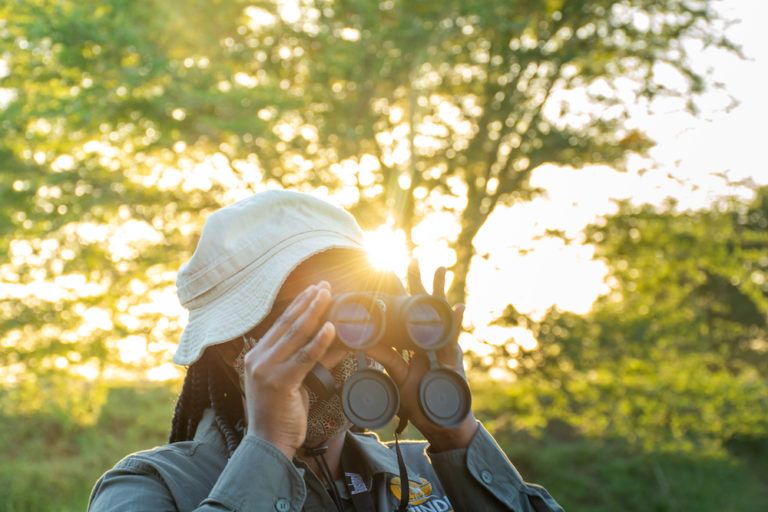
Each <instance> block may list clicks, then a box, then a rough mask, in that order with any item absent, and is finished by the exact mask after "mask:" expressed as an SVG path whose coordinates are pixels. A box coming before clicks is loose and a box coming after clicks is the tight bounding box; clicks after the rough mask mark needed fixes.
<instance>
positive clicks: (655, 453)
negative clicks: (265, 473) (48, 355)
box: [0, 386, 768, 512]
mask: <svg viewBox="0 0 768 512" xmlns="http://www.w3.org/2000/svg"><path fill="white" fill-rule="evenodd" d="M174 399H175V391H174V390H172V389H170V388H169V387H165V386H133V387H116V388H113V389H110V391H109V393H108V396H107V401H106V403H105V405H104V407H103V408H102V410H101V412H100V415H99V417H98V420H97V421H96V423H94V424H92V425H84V426H78V425H76V424H73V423H72V422H71V420H66V421H65V419H63V418H61V417H56V416H52V415H47V416H46V415H42V414H37V415H26V416H0V450H1V452H2V454H3V456H2V462H0V512H2V511H7V512H26V511H36V512H42V511H55V512H69V511H83V510H85V507H86V505H87V502H88V495H89V493H90V489H91V487H92V486H93V484H94V482H95V481H96V479H97V478H98V477H99V476H100V475H101V474H102V473H103V472H104V471H105V470H107V469H109V468H110V467H111V466H112V465H113V464H114V463H115V462H117V461H118V460H119V459H120V458H122V457H123V456H125V455H126V454H128V453H131V452H133V451H137V450H142V449H147V448H151V447H153V446H155V445H158V444H162V443H164V442H165V440H166V439H167V435H168V430H169V426H170V419H171V415H172V411H173V403H174ZM488 400H492V398H491V397H490V396H484V395H483V394H482V392H481V393H480V394H479V395H478V396H477V398H476V404H479V405H478V416H479V417H481V419H483V420H484V421H485V422H486V423H487V424H488V425H493V430H494V431H493V433H494V435H495V437H496V439H497V441H498V442H499V444H500V445H501V446H502V448H504V450H505V452H506V453H507V454H508V455H509V457H510V459H511V460H512V461H513V462H514V463H515V465H516V466H517V468H518V469H519V471H520V472H521V473H522V474H523V476H524V477H525V479H526V480H527V481H530V482H536V483H540V484H542V485H544V486H545V487H546V488H547V489H548V490H549V492H550V493H551V494H552V495H553V496H554V497H555V498H556V499H557V500H558V502H560V503H561V504H562V505H563V507H564V508H565V509H566V510H568V511H569V512H578V511H584V512H587V511H589V512H608V511H616V510H622V511H638V512H640V511H642V512H647V511H670V512H671V511H687V510H691V511H694V510H695V511H696V512H709V511H711V512H715V511H717V512H731V511H733V512H736V511H738V512H758V511H759V512H762V511H764V510H765V509H766V505H767V504H768V440H767V439H766V438H764V437H749V436H742V437H739V438H734V439H732V440H730V441H729V442H728V443H726V444H725V445H724V446H723V449H722V450H710V451H706V452H705V451H701V452H695V451H691V450H683V449H680V450H674V449H669V448H665V449H664V450H661V449H659V450H648V449H639V448H637V447H634V446H632V445H630V444H629V443H627V442H625V441H623V440H621V439H594V438H586V437H582V436H580V435H578V434H577V433H576V432H575V431H573V430H572V429H569V428H567V426H563V425H559V424H558V423H557V422H556V421H551V422H550V424H549V427H548V428H546V429H543V430H542V431H541V432H538V433H536V434H535V435H534V434H532V433H529V432H526V431H522V430H514V429H513V428H511V427H510V423H509V422H508V423H506V424H505V423H500V422H494V421H493V420H494V419H493V418H491V417H484V416H483V415H484V412H483V411H484V410H493V408H492V407H491V408H487V409H486V408H484V407H483V406H482V404H483V403H489V402H488ZM390 430H391V429H390ZM387 433H388V432H387V431H385V432H384V433H383V436H382V437H384V436H386V434H387ZM406 434H407V435H408V434H410V435H411V436H415V435H417V432H415V431H414V430H410V431H407V432H406Z"/></svg>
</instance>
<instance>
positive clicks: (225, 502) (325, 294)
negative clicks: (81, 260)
mask: <svg viewBox="0 0 768 512" xmlns="http://www.w3.org/2000/svg"><path fill="white" fill-rule="evenodd" d="M444 278H445V270H444V269H440V270H438V272H436V274H435V279H434V290H433V294H434V295H437V296H439V297H444V294H443V288H444ZM408 280H409V286H410V291H411V292H412V293H424V290H423V288H422V287H421V284H420V276H419V275H418V267H416V266H411V268H410V269H409V279H408ZM177 288H178V293H179V298H180V300H181V302H182V304H183V305H184V306H185V307H186V308H187V309H189V311H190V316H189V323H188V325H187V327H186V328H185V330H184V332H183V334H182V337H181V340H180V342H179V348H178V350H177V352H176V354H175V356H174V362H176V363H177V364H180V365H184V366H189V369H188V372H187V376H186V379H185V381H184V386H183V389H182V392H181V395H180V396H179V399H178V402H177V405H176V412H175V415H174V419H173V425H172V431H171V436H170V443H169V444H168V445H165V446H163V447H159V448H155V449H154V450H150V451H146V452H140V453H137V454H133V455H130V456H128V457H126V458H125V459H123V460H122V461H120V462H119V463H118V464H117V465H116V466H115V467H114V468H113V469H112V470H110V471H108V472H107V473H105V475H104V476H102V478H101V479H100V480H99V481H98V482H97V483H96V486H95V487H94V489H93V492H92V494H91V500H90V503H89V510H93V511H105V510H115V511H117V510H120V511H126V510H277V511H278V512H282V511H288V510H354V511H356V512H363V511H374V510H388V511H389V510H394V509H396V508H398V507H399V509H400V510H405V509H406V507H408V510H416V511H422V510H423V511H427V510H430V511H434V510H439V511H447V510H515V511H518V512H519V511H528V510H536V511H550V510H562V509H561V508H560V507H559V505H557V503H556V502H555V501H554V500H553V499H552V498H551V497H550V496H549V494H548V493H547V492H546V491H545V490H544V489H543V488H541V487H539V486H535V485H529V484H526V483H524V482H523V481H522V479H521V477H520V476H519V474H518V473H517V471H516V470H515V469H514V467H513V466H512V465H511V464H510V462H509V461H508V460H507V458H506V457H505V455H504V454H503V452H502V451H501V450H500V449H499V447H498V446H497V445H496V443H495V442H494V441H493V439H492V437H491V436H490V435H489V434H488V432H487V431H485V429H484V428H483V427H482V426H481V425H480V424H479V423H478V422H477V421H476V420H475V418H474V416H473V415H472V413H471V411H470V412H469V413H468V414H467V415H466V417H465V418H464V419H463V420H461V421H459V422H458V424H457V425H451V426H450V427H446V426H441V425H438V424H435V423H433V422H432V421H430V419H429V418H428V417H427V416H425V414H424V412H423V411H422V409H421V407H420V406H419V405H418V398H417V397H418V389H419V383H420V382H421V379H422V377H423V376H424V375H425V374H426V373H427V372H428V371H429V370H430V361H429V358H428V357H427V356H426V355H425V354H424V353H421V352H415V353H413V354H411V355H412V357H409V360H408V361H406V359H404V358H403V357H402V355H401V353H398V352H397V351H396V350H394V349H393V348H391V347H386V346H380V345H377V346H374V347H373V348H371V349H369V350H367V351H366V356H367V359H366V358H363V359H365V362H363V364H371V365H374V366H375V365H376V364H378V363H380V364H381V365H383V367H384V368H385V369H386V370H387V373H388V374H389V376H390V377H391V378H392V380H393V381H394V382H395V383H396V385H397V387H398V389H399V394H400V397H401V407H400V410H399V413H398V414H399V415H400V417H401V418H407V419H408V420H409V421H411V422H412V423H413V424H414V425H415V426H416V427H417V428H418V429H419V430H420V431H421V433H422V434H423V435H424V437H425V438H426V440H427V443H424V442H417V443H401V444H400V445H399V446H396V447H394V449H393V448H392V447H391V446H390V445H388V444H383V443H381V442H379V440H378V438H377V437H376V436H375V435H372V434H359V433H352V432H351V431H350V429H349V427H350V426H351V425H350V422H349V420H348V419H347V418H346V417H345V415H344V408H343V407H342V405H341V402H340V399H339V396H338V394H334V395H333V396H331V397H323V398H321V397H320V396H319V395H317V394H316V393H314V392H313V391H309V390H308V389H307V386H306V385H305V384H304V382H305V379H306V377H307V375H308V374H309V373H310V372H311V371H312V370H313V368H315V367H316V365H317V364H319V365H321V366H322V367H323V368H325V369H328V370H331V372H332V375H333V378H334V379H335V381H336V384H337V385H338V386H339V387H341V386H342V385H343V384H344V382H345V381H346V380H347V379H348V378H350V376H351V375H353V374H354V373H355V372H356V371H357V370H358V369H359V368H358V366H359V364H360V362H361V360H363V359H361V358H360V357H357V356H356V355H355V354H353V353H350V352H349V351H347V350H345V349H344V348H342V346H341V345H340V344H339V343H334V340H335V339H336V332H335V327H334V324H333V323H331V322H328V321H327V320H326V318H327V312H328V308H329V305H330V304H331V301H332V298H333V297H337V296H339V295H340V294H343V293H346V292H353V291H354V292H361V291H362V292H371V291H373V292H378V293H386V294H390V295H403V294H404V293H405V290H404V289H403V287H402V285H401V284H400V282H399V281H398V280H397V278H396V277H394V276H393V275H391V274H382V273H378V272H376V271H374V270H373V269H371V268H370V266H369V265H368V263H367V261H366V259H365V256H364V253H363V250H362V233H361V231H360V229H359V227H358V226H357V223H356V222H355V220H354V219H353V218H352V216H350V215H349V214H348V213H346V212H345V211H344V210H342V209H339V208H337V207H335V206H332V205H330V204H328V203H326V202H324V201H321V200H319V199H317V198H314V197H312V196H309V195H306V194H300V193H296V192H290V191H268V192H263V193H261V194H257V195H255V196H252V197H250V198H248V199H245V200H243V201H239V202H237V203H235V204H233V205H230V206H228V207H225V208H222V209H221V210H219V211H217V212H215V213H214V214H212V215H211V216H210V217H209V218H208V219H207V220H206V223H205V226H204V228H203V232H202V235H201V238H200V241H199V243H198V246H197V249H196V251H195V253H194V255H193V256H192V258H191V260H190V261H189V262H188V263H187V264H185V265H184V266H182V268H181V269H180V271H179V274H178V279H177ZM462 312H463V306H458V307H456V308H454V314H455V317H456V320H457V321H458V324H459V325H460V324H461V315H462ZM436 356H437V358H436V359H437V362H438V363H439V366H440V367H441V368H447V369H449V370H450V371H452V372H455V374H456V375H458V376H460V378H461V379H465V376H464V370H463V366H462V354H461V350H460V348H459V346H458V343H457V342H456V339H455V337H454V339H453V340H452V342H451V343H449V344H448V345H447V346H445V347H443V348H442V349H440V350H438V351H437V353H436ZM433 363H434V361H433ZM406 475H407V476H406ZM401 480H402V481H405V480H407V491H406V492H403V491H402V487H404V486H401Z"/></svg>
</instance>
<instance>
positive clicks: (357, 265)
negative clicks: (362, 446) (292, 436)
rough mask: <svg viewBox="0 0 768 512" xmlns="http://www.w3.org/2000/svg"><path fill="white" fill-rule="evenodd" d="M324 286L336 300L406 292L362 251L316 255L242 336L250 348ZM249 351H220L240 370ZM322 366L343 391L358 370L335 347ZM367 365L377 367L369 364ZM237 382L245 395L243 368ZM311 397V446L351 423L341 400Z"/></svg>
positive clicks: (234, 346)
mask: <svg viewBox="0 0 768 512" xmlns="http://www.w3.org/2000/svg"><path fill="white" fill-rule="evenodd" d="M320 281H327V282H328V283H329V284H330V285H331V294H332V296H336V295H339V294H342V293H347V292H358V291H377V292H381V293H387V294H392V295H394V294H403V293H405V290H404V288H403V285H402V283H400V281H399V280H398V279H397V277H396V276H395V275H394V274H392V273H383V272H378V271H375V270H374V269H373V268H372V267H371V265H370V263H369V262H368V260H367V258H366V257H365V255H364V253H362V252H361V251H352V250H348V249H345V250H342V249H334V250H329V251H326V252H323V253H320V254H317V255H315V256H312V257H311V258H309V259H308V260H307V261H305V262H303V263H302V264H301V265H299V266H298V267H297V268H296V269H295V270H294V271H293V272H291V274H290V275H289V276H288V278H287V279H286V280H285V283H284V284H283V286H282V287H281V288H280V291H279V292H278V294H277V297H276V299H275V303H274V305H273V307H272V310H271V311H270V313H269V315H267V317H266V318H265V319H264V320H263V321H262V322H260V323H259V325H258V326H256V327H255V328H254V329H252V330H251V331H250V332H249V333H248V334H246V335H245V336H244V338H246V339H247V340H248V345H247V346H248V347H250V346H255V348H254V350H258V340H259V339H260V338H261V337H262V336H263V335H264V334H265V333H266V332H267V330H268V329H269V328H270V327H271V326H272V324H273V323H274V322H275V320H276V319H277V318H278V317H279V316H280V315H281V314H282V313H283V311H284V310H285V308H287V307H288V305H289V304H291V302H292V301H293V299H294V298H295V297H296V296H297V295H299V294H300V293H301V292H302V291H304V290H305V289H306V288H307V287H308V286H310V285H313V284H317V283H319V282H320ZM245 352H246V350H243V343H242V342H241V341H233V342H230V343H226V344H224V345H223V346H222V347H221V348H220V349H219V354H220V355H221V356H222V357H223V358H224V360H225V361H233V359H237V360H238V361H237V362H236V363H235V366H236V367H238V365H242V359H243V358H244V356H245ZM320 364H322V365H323V366H325V367H326V368H328V369H330V371H331V374H332V375H333V377H334V380H335V381H336V383H337V384H338V385H339V387H341V386H343V384H344V382H345V381H346V380H347V379H348V378H349V377H350V376H351V375H352V374H353V373H354V372H355V371H356V370H357V359H356V357H355V356H354V355H353V354H352V353H351V352H347V351H345V350H344V349H342V348H340V347H333V346H332V347H331V348H330V349H329V350H328V351H327V352H326V354H325V355H324V356H323V357H322V358H321V359H320ZM368 364H369V365H371V364H373V365H376V364H377V363H375V362H374V361H373V360H369V361H368ZM236 378H237V379H238V385H239V386H240V388H241V390H244V384H243V382H242V381H241V380H240V379H241V378H244V368H243V367H242V366H239V371H238V377H236ZM308 393H309V415H308V418H307V443H308V444H310V445H313V444H315V443H317V442H323V441H325V440H326V439H329V438H330V437H333V436H335V435H337V434H338V433H340V432H342V431H344V430H346V429H347V427H348V420H347V418H346V416H345V415H344V411H343V407H342V405H341V400H340V397H339V396H338V395H333V396H331V397H330V398H327V399H325V400H322V399H320V397H319V396H318V395H316V394H315V393H314V392H312V391H309V390H308Z"/></svg>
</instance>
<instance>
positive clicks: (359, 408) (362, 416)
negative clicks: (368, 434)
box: [341, 368, 400, 430]
mask: <svg viewBox="0 0 768 512" xmlns="http://www.w3.org/2000/svg"><path fill="white" fill-rule="evenodd" d="M341 405H342V406H343V407H344V414H346V415H347V418H348V419H349V421H351V422H352V423H353V424H355V425H357V426H358V427H363V428H367V429H371V430H376V429H378V428H381V427H383V426H384V425H386V424H387V423H389V422H390V421H391V420H392V418H394V417H395V414H397V411H398V410H399V409H400V392H399V391H398V390H397V386H396V385H395V383H394V382H392V379H390V378H389V376H387V375H386V374H384V373H382V372H380V371H378V370H373V369H371V368H367V369H365V370H361V371H358V372H356V373H354V374H353V375H352V376H351V377H350V378H349V379H348V380H347V382H346V383H345V384H344V389H343V391H342V393H341Z"/></svg>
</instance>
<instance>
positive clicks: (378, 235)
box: [363, 226, 410, 275]
mask: <svg viewBox="0 0 768 512" xmlns="http://www.w3.org/2000/svg"><path fill="white" fill-rule="evenodd" d="M363 244H364V247H365V251H366V252H367V253H368V259H369V260H370V262H371V264H372V265H373V266H374V267H375V268H377V269H379V270H389V271H393V272H394V273H395V274H397V275H404V274H405V271H406V269H407V268H408V261H409V260H410V255H409V254H408V247H407V244H406V242H405V232H404V231H403V230H402V229H392V228H391V227H389V226H379V227H378V228H376V230H374V231H368V232H366V233H365V234H364V237H363Z"/></svg>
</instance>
